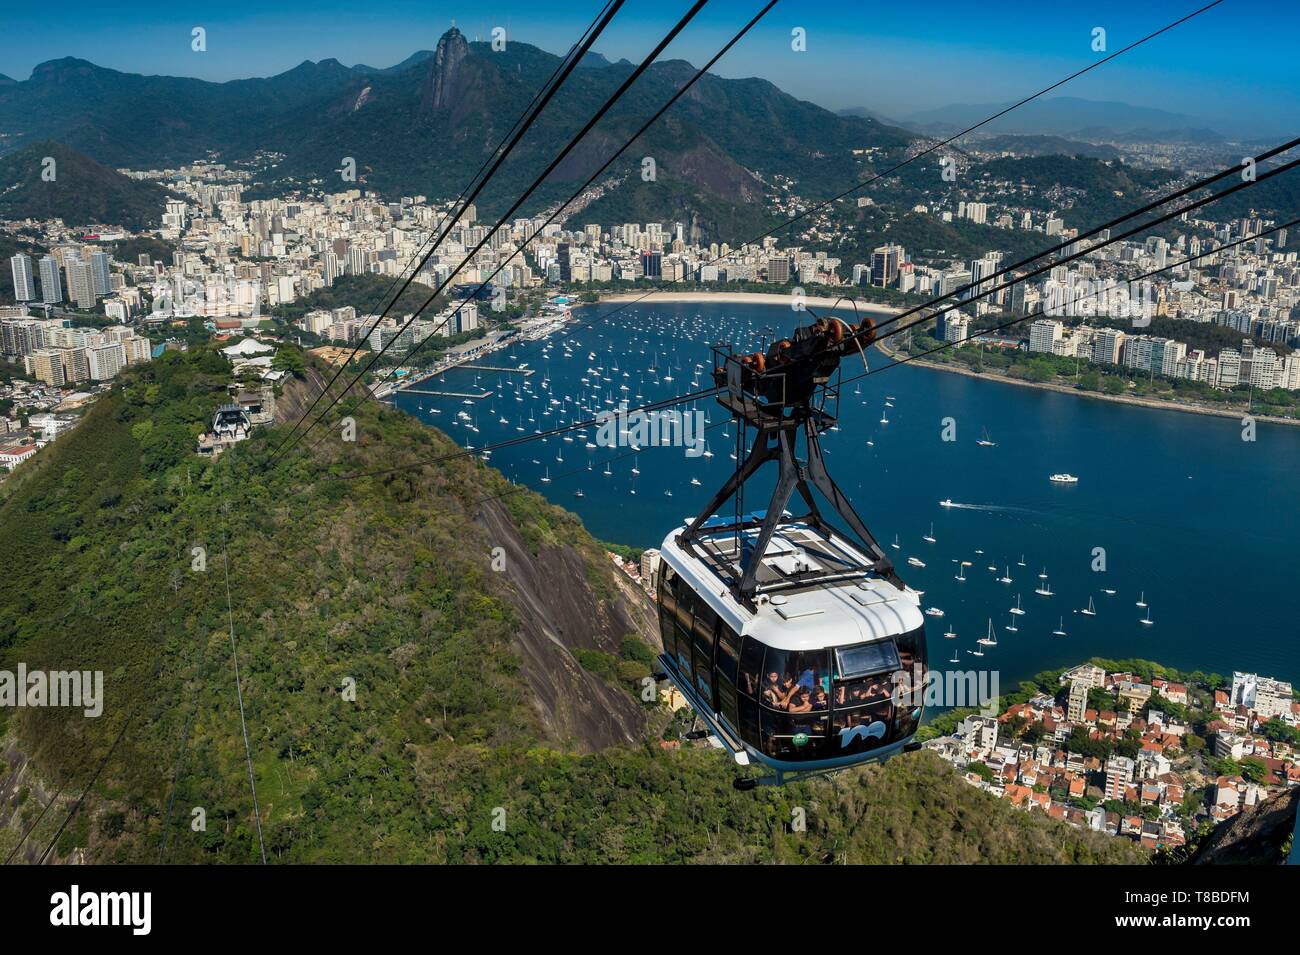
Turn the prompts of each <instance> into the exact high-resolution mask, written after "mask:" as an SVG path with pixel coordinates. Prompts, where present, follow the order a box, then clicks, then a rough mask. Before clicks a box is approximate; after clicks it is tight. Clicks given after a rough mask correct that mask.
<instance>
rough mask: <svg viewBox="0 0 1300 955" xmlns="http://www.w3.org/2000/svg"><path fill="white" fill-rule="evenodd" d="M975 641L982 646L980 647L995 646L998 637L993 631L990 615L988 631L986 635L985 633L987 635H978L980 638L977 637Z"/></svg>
mask: <svg viewBox="0 0 1300 955" xmlns="http://www.w3.org/2000/svg"><path fill="white" fill-rule="evenodd" d="M975 642H976V643H978V644H979V645H980V646H982V647H996V646H997V645H998V638H997V636H996V635H995V634H994V633H993V618H992V617H989V632H988V635H987V636H983V637H980V638H979V639H978V640H976V641H975Z"/></svg>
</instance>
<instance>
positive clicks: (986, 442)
mask: <svg viewBox="0 0 1300 955" xmlns="http://www.w3.org/2000/svg"><path fill="white" fill-rule="evenodd" d="M975 443H976V444H978V445H979V446H980V447H981V448H996V447H997V446H998V443H997V442H996V441H994V440H993V439H992V438H990V437H989V429H988V428H985V429H984V435H983V437H981V438H980V439H979V440H978V441H976V442H975Z"/></svg>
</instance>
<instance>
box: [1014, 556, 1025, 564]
mask: <svg viewBox="0 0 1300 955" xmlns="http://www.w3.org/2000/svg"><path fill="white" fill-rule="evenodd" d="M1016 564H1017V565H1018V566H1020V567H1023V566H1025V555H1024V554H1021V555H1020V559H1019V560H1018V561H1016Z"/></svg>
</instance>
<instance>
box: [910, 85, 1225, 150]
mask: <svg viewBox="0 0 1300 955" xmlns="http://www.w3.org/2000/svg"><path fill="white" fill-rule="evenodd" d="M1010 105H1012V104H1011V103H954V104H952V105H949V106H943V107H940V108H939V109H932V110H925V111H923V112H919V113H912V114H910V115H907V116H903V117H900V119H899V122H900V123H901V124H902V125H903V126H905V127H907V128H908V129H915V130H917V131H918V132H923V133H927V134H949V135H950V134H952V133H955V132H958V131H960V130H962V129H966V128H967V127H969V126H973V125H974V124H976V123H978V122H979V121H980V120H982V119H984V118H985V117H987V116H992V115H993V114H995V113H997V112H999V111H1001V110H1004V109H1006V108H1007V107H1008V106H1010ZM980 132H981V133H985V134H987V133H1012V134H1022V135H1046V136H1065V137H1073V138H1076V139H1112V140H1117V141H1121V142H1202V143H1203V142H1218V141H1221V140H1222V139H1223V138H1224V137H1223V136H1222V135H1221V134H1220V133H1218V132H1216V131H1214V130H1212V129H1207V128H1205V121H1204V120H1203V119H1196V118H1194V117H1191V116H1186V115H1184V114H1182V113H1172V112H1169V111H1167V110H1163V109H1154V108H1152V107H1147V106H1133V105H1131V104H1129V103H1121V102H1115V101H1107V100H1088V99H1079V98H1078V97H1074V96H1055V97H1050V98H1047V99H1039V100H1033V101H1031V102H1029V103H1026V104H1025V105H1023V106H1021V107H1019V108H1017V109H1016V110H1015V111H1014V112H1011V113H1008V114H1007V115H1006V116H1003V117H1001V118H999V119H996V120H994V121H993V122H991V123H989V124H988V125H987V126H985V127H983V128H982V129H981V130H980Z"/></svg>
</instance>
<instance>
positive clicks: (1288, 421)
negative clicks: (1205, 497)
mask: <svg viewBox="0 0 1300 955" xmlns="http://www.w3.org/2000/svg"><path fill="white" fill-rule="evenodd" d="M643 295H645V293H644V292H615V293H612V294H603V295H602V296H601V298H600V302H601V303H602V304H603V303H605V302H611V303H619V302H630V301H633V300H635V299H638V298H640V297H642V296H643ZM804 301H805V302H806V303H807V304H809V305H811V306H812V307H813V308H833V307H835V305H836V304H837V302H838V304H839V305H840V306H841V310H842V309H844V308H849V309H851V308H852V306H851V305H850V304H849V302H848V300H847V299H834V298H827V297H825V296H810V297H808V298H805V299H804ZM653 302H679V303H687V302H723V303H727V304H732V305H743V304H750V305H785V306H787V307H788V306H789V304H790V295H789V294H783V293H780V292H655V293H654V294H653V295H651V296H648V297H647V298H646V303H647V304H651V303H653ZM858 308H859V309H860V310H862V311H870V312H871V313H872V314H876V315H896V314H898V313H899V312H901V311H902V309H901V308H897V307H894V306H891V305H880V304H876V303H871V304H867V303H862V302H859V303H858ZM878 347H879V348H880V350H881V351H883V352H884V353H885V354H886V355H888V356H889V357H890V358H892V359H894V360H897V359H898V358H899V357H901V356H900V355H899V354H898V353H897V352H894V351H893V350H892V349H890V348H889V346H888V344H887V343H885V342H881V343H879V345H878ZM909 364H915V365H924V366H925V367H926V368H932V369H934V370H935V371H946V372H950V373H952V374H954V375H966V376H967V377H970V378H983V379H985V380H987V381H997V382H1002V383H1003V384H1008V385H1016V386H1018V387H1021V388H1039V389H1042V390H1044V391H1058V392H1060V393H1062V394H1068V395H1076V396H1078V397H1080V398H1093V399H1096V400H1098V401H1113V402H1117V403H1119V404H1125V405H1137V406H1139V407H1142V408H1157V409H1164V410H1167V411H1181V412H1184V413H1186V414H1201V415H1214V416H1215V417H1219V418H1236V419H1238V420H1240V419H1241V418H1242V417H1243V416H1244V414H1245V412H1244V411H1243V410H1242V409H1240V408H1237V409H1226V408H1221V407H1217V406H1213V405H1203V404H1196V403H1193V402H1185V401H1162V400H1160V399H1158V398H1142V397H1136V396H1133V395H1107V394H1101V393H1099V392H1095V391H1080V390H1079V389H1078V388H1075V387H1073V386H1072V385H1064V384H1058V383H1055V382H1037V381H1025V380H1024V379H1023V378H1011V377H1009V376H1007V375H999V374H996V373H993V372H977V371H972V370H971V369H969V368H966V367H965V366H964V365H958V364H944V363H940V362H933V361H925V360H924V359H914V360H913V361H911V362H909ZM1254 417H1255V418H1256V420H1259V421H1268V422H1272V423H1275V424H1285V425H1292V426H1300V419H1297V418H1279V417H1276V416H1274V415H1265V414H1256V415H1255V416H1254Z"/></svg>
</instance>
